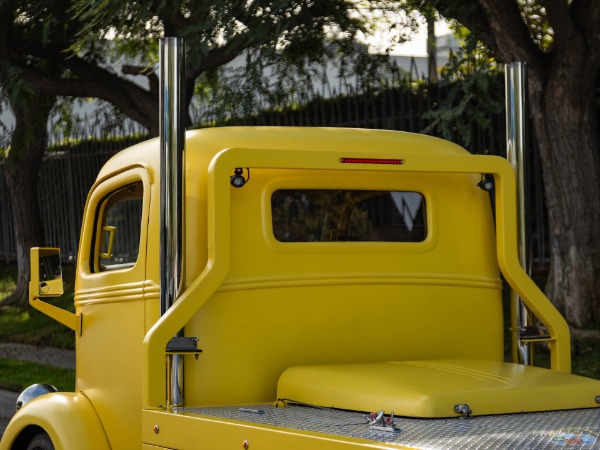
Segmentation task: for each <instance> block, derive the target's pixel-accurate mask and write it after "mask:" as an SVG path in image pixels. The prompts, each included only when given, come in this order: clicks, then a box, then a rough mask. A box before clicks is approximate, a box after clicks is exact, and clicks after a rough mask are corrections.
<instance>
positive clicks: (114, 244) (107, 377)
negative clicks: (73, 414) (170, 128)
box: [75, 166, 158, 448]
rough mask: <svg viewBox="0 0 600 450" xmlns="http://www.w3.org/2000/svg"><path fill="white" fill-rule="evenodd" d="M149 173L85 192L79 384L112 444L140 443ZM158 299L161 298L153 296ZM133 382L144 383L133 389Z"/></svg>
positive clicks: (123, 174) (78, 296) (139, 171)
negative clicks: (86, 196)
mask: <svg viewBox="0 0 600 450" xmlns="http://www.w3.org/2000/svg"><path fill="white" fill-rule="evenodd" d="M149 205H150V177H149V174H148V172H147V171H146V169H145V168H143V167H140V166H133V167H131V168H129V169H125V170H123V169H121V170H119V171H118V172H117V173H115V174H114V175H109V176H106V177H104V178H102V179H100V180H99V181H98V182H97V183H96V184H95V185H94V186H93V187H92V190H91V192H90V195H89V196H88V202H87V205H86V211H85V213H84V225H83V229H82V237H81V243H80V250H79V259H78V269H77V282H76V286H75V305H76V308H77V310H78V312H80V313H82V315H83V326H82V330H83V331H82V333H81V336H80V337H79V338H78V339H77V389H78V390H79V391H81V392H83V393H84V394H85V395H86V396H87V397H89V398H90V400H91V402H92V403H93V405H94V408H95V409H96V411H97V412H98V415H99V417H100V420H101V421H102V423H103V426H104V428H105V431H106V434H107V436H108V438H109V440H110V444H111V447H112V448H135V447H139V442H140V440H141V437H140V436H139V435H138V434H139V433H140V431H139V430H140V397H141V387H140V378H141V375H140V371H141V361H142V347H141V345H142V340H143V337H144V333H145V313H146V301H147V295H148V292H150V295H152V296H153V298H152V300H155V301H157V299H158V289H156V290H155V291H156V293H155V294H154V291H153V289H152V288H151V286H150V285H152V284H153V283H151V282H148V281H147V280H146V248H147V227H148V209H149ZM154 297H156V298H154ZM136 387H139V388H138V389H136Z"/></svg>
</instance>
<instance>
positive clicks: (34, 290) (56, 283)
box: [29, 247, 63, 298]
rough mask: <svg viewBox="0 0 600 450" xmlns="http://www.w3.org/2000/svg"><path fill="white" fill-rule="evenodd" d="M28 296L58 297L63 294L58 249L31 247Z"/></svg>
mask: <svg viewBox="0 0 600 450" xmlns="http://www.w3.org/2000/svg"><path fill="white" fill-rule="evenodd" d="M29 256H30V271H31V282H30V283H29V297H30V298H42V297H59V296H61V295H62V294H63V280H62V270H61V267H60V249H58V248H40V247H33V248H32V249H31V252H30V255H29Z"/></svg>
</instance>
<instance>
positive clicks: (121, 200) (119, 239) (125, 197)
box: [92, 181, 143, 272]
mask: <svg viewBox="0 0 600 450" xmlns="http://www.w3.org/2000/svg"><path fill="white" fill-rule="evenodd" d="M142 204H143V184H142V182H141V181H140V182H136V183H132V184H129V185H127V186H124V187H122V188H120V189H118V190H116V191H114V192H112V193H111V194H109V195H108V196H107V197H106V198H105V199H104V200H103V201H102V203H101V205H100V208H99V210H98V213H99V215H98V219H97V222H96V223H97V228H96V234H95V239H94V249H95V251H94V252H93V259H94V261H93V265H92V267H93V268H94V272H103V271H107V270H116V269H125V268H129V267H133V266H134V265H135V263H136V261H137V259H138V255H139V249H140V236H141V227H142Z"/></svg>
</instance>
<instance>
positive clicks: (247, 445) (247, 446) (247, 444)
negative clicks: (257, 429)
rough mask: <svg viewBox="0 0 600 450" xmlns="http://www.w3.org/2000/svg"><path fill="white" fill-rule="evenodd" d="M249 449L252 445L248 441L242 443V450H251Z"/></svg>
mask: <svg viewBox="0 0 600 450" xmlns="http://www.w3.org/2000/svg"><path fill="white" fill-rule="evenodd" d="M249 447H250V443H249V442H248V441H244V442H243V443H242V448H243V449H244V450H248V448H249Z"/></svg>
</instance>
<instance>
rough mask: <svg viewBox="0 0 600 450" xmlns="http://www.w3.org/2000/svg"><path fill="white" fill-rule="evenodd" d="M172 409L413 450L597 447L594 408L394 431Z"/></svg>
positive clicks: (256, 413)
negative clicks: (413, 449)
mask: <svg viewBox="0 0 600 450" xmlns="http://www.w3.org/2000/svg"><path fill="white" fill-rule="evenodd" d="M173 412H175V413H178V414H180V413H185V414H186V415H196V414H198V415H202V416H208V417H212V418H217V419H221V420H227V421H229V420H233V421H240V422H249V423H252V424H260V425H266V426H269V427H281V428H287V429H293V430H300V431H307V432H314V433H323V434H325V435H335V436H340V437H348V438H354V439H364V440H366V441H373V444H378V445H381V446H382V447H378V448H385V447H384V446H385V445H386V444H391V446H390V448H397V447H401V448H415V449H476V448H480V449H492V448H494V449H555V448H586V449H595V448H600V438H598V436H600V409H580V410H570V411H551V412H543V413H524V414H506V415H496V416H480V417H469V418H448V419H410V418H402V417H396V418H395V419H394V425H395V428H396V431H393V432H392V431H377V430H371V429H370V428H369V425H368V420H367V415H365V414H364V413H359V412H352V411H343V410H335V409H328V408H315V407H311V406H303V405H288V406H287V407H275V406H273V405H271V404H257V405H243V406H227V407H201V408H175V409H174V411H173Z"/></svg>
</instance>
